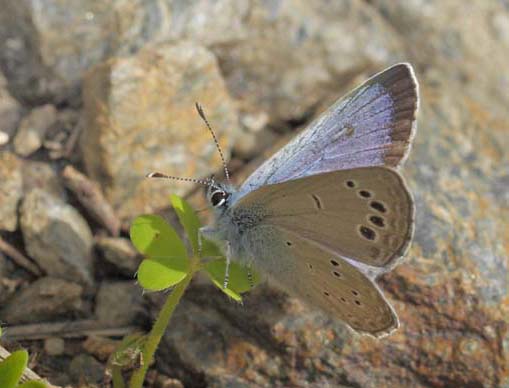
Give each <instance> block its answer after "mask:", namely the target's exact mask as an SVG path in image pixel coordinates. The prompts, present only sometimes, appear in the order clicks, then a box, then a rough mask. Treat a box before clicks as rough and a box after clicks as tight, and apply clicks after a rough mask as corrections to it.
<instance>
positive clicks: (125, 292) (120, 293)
mask: <svg viewBox="0 0 509 388" xmlns="http://www.w3.org/2000/svg"><path fill="white" fill-rule="evenodd" d="M142 303H143V296H142V289H141V288H140V286H138V285H137V284H136V283H135V282H134V281H126V282H122V281H120V282H103V283H102V284H101V286H100V287H99V291H98V293H97V296H96V308H95V315H96V317H97V319H98V320H99V321H101V322H104V323H107V324H108V325H113V326H115V325H118V326H123V325H129V324H132V323H133V322H134V320H135V318H136V316H138V315H139V314H140V313H141V312H143V305H142Z"/></svg>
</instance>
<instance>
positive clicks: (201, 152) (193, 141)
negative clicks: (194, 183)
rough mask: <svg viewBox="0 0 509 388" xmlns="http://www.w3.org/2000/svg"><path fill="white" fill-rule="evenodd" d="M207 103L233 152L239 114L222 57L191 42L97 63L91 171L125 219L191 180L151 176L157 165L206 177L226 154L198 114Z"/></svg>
mask: <svg viewBox="0 0 509 388" xmlns="http://www.w3.org/2000/svg"><path fill="white" fill-rule="evenodd" d="M195 101H199V102H200V103H201V104H202V105H203V107H204V109H205V111H206V112H207V114H208V119H209V121H210V122H211V124H212V125H213V127H214V128H215V131H216V135H217V136H218V138H219V141H220V143H221V146H222V148H223V151H224V152H225V153H226V154H228V153H229V148H230V147H231V144H232V141H233V137H234V133H235V132H234V131H235V129H236V127H237V115H236V111H235V109H234V106H233V103H232V101H231V99H230V98H229V96H228V93H227V91H226V88H225V86H224V83H223V80H222V78H221V74H220V73H219V70H218V67H217V63H216V60H215V58H214V56H213V55H212V54H211V53H210V52H209V51H207V50H206V49H204V48H202V47H199V46H195V45H193V44H190V43H186V42H182V43H179V44H165V45H159V46H156V47H149V48H147V49H144V50H142V51H140V52H139V53H138V54H137V55H136V56H133V57H128V58H117V59H114V60H111V61H109V62H106V63H104V64H102V65H100V66H98V67H96V68H94V69H93V70H92V71H91V72H90V73H89V74H88V76H87V78H86V79H85V83H84V103H85V118H86V126H85V127H86V130H84V132H83V133H82V136H81V149H82V152H83V157H84V161H85V165H86V168H87V171H88V173H89V175H90V176H91V177H92V178H94V179H96V180H97V181H99V182H100V183H101V184H102V186H103V191H104V192H105V194H106V197H107V198H108V199H109V200H110V202H111V203H112V204H113V206H114V207H115V208H116V209H117V210H118V213H119V215H120V216H121V217H130V216H134V215H137V214H140V213H144V212H150V211H153V210H154V209H157V208H160V207H165V206H167V205H168V195H169V194H170V193H177V194H183V193H185V192H187V191H189V189H190V187H191V186H190V185H189V184H182V182H175V181H167V180H159V181H157V180H149V179H145V175H146V174H147V173H149V172H151V171H157V170H159V171H164V172H166V173H168V174H170V175H177V176H197V177H200V176H206V175H207V174H210V173H212V172H214V171H217V170H220V168H221V163H220V159H219V155H218V153H217V150H216V148H215V145H214V142H213V141H212V139H211V137H210V134H209V133H208V131H207V129H206V127H205V125H204V124H203V122H202V121H201V119H200V117H199V115H198V114H197V113H196V110H195V106H194V103H195Z"/></svg>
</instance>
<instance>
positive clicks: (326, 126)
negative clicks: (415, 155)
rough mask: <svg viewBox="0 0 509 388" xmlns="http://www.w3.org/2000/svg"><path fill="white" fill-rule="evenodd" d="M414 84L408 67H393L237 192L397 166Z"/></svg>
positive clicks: (408, 137) (409, 125)
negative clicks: (354, 170) (323, 175)
mask: <svg viewBox="0 0 509 388" xmlns="http://www.w3.org/2000/svg"><path fill="white" fill-rule="evenodd" d="M417 106H418V85H417V80H416V79H415V76H414V72H413V70H412V67H411V66H410V65H409V64H407V63H401V64H397V65H394V66H392V67H390V68H388V69H386V70H385V71H383V72H381V73H379V74H377V75H375V76H373V77H372V78H371V79H369V80H368V81H366V82H365V83H364V84H362V85H361V86H359V87H358V88H357V89H355V90H353V91H352V92H350V93H349V94H348V95H346V96H345V97H343V98H342V99H340V100H338V101H337V102H336V103H335V104H334V105H333V106H332V107H330V108H329V109H328V110H327V111H326V112H324V113H323V114H322V115H321V116H320V117H319V118H318V119H317V120H315V121H314V122H313V123H312V124H311V125H310V126H309V127H308V128H307V129H306V130H304V131H303V132H302V133H301V134H300V135H298V136H297V137H296V138H294V139H293V140H292V141H291V142H290V143H288V144H287V145H286V146H285V147H283V148H282V149H281V150H280V151H279V152H277V153H276V154H275V155H273V156H272V157H271V158H270V159H268V160H267V161H266V162H265V163H264V164H262V165H261V166H260V167H259V168H258V169H257V170H256V171H255V172H254V173H253V174H251V176H249V178H247V180H246V181H245V182H244V184H243V185H242V187H241V188H240V193H241V196H242V195H245V194H246V193H248V192H250V191H253V190H255V189H257V188H259V187H261V186H263V185H267V184H272V183H279V182H284V181H288V180H291V179H296V178H302V177H305V176H309V175H314V174H318V173H323V172H329V171H335V170H343V169H347V168H356V167H368V166H381V165H385V166H391V167H397V166H399V165H400V164H401V163H402V162H403V161H404V160H405V159H406V156H407V155H408V152H409V149H410V144H411V141H412V138H413V137H414V134H415V129H416V127H415V115H416V111H417Z"/></svg>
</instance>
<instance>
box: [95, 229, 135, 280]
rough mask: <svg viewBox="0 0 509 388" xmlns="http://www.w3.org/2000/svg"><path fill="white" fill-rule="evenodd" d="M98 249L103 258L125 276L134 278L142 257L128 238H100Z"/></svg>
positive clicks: (98, 239)
mask: <svg viewBox="0 0 509 388" xmlns="http://www.w3.org/2000/svg"><path fill="white" fill-rule="evenodd" d="M96 247H97V248H98V249H99V251H100V252H101V257H102V258H103V259H104V260H106V261H107V262H108V263H110V264H113V265H114V266H115V267H116V268H117V269H118V271H119V272H121V273H122V274H123V275H125V276H129V277H134V275H135V273H136V271H137V270H138V266H139V265H140V262H141V256H140V255H139V254H138V252H137V251H136V250H135V249H134V247H133V245H132V244H131V241H130V240H129V239H126V238H117V237H98V238H96Z"/></svg>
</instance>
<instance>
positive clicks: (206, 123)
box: [195, 102, 230, 182]
mask: <svg viewBox="0 0 509 388" xmlns="http://www.w3.org/2000/svg"><path fill="white" fill-rule="evenodd" d="M195 105H196V110H197V111H198V114H199V115H200V117H201V118H202V120H203V121H204V122H205V125H206V126H207V128H208V129H209V131H210V133H211V134H212V138H213V139H214V143H216V148H217V150H218V151H219V156H221V161H222V162H223V168H224V175H225V177H226V180H227V181H228V182H229V181H230V173H229V172H228V168H227V167H226V161H225V159H224V155H223V151H222V150H221V147H220V146H219V142H218V141H217V137H216V134H215V133H214V131H213V130H212V127H211V126H210V124H209V121H208V120H207V117H205V112H203V108H202V107H201V105H200V104H198V103H197V102H196V103H195Z"/></svg>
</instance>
